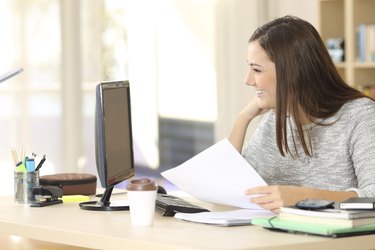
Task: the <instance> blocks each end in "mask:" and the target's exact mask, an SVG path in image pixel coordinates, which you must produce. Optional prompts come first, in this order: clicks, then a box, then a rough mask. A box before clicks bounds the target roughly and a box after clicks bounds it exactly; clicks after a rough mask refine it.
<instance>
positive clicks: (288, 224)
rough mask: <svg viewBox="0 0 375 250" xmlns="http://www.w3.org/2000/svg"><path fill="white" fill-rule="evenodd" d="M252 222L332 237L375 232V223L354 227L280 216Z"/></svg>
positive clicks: (283, 229)
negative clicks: (287, 218)
mask: <svg viewBox="0 0 375 250" xmlns="http://www.w3.org/2000/svg"><path fill="white" fill-rule="evenodd" d="M251 224H253V225H258V226H262V227H265V228H267V229H271V230H278V231H286V232H291V233H307V234H314V235H322V236H330V237H343V236H354V235H362V234H372V233H375V224H369V225H364V226H358V227H353V228H352V227H343V226H337V225H323V224H313V223H303V222H296V221H290V220H281V219H279V218H278V217H268V218H266V217H263V218H255V219H252V220H251Z"/></svg>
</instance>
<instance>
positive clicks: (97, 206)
mask: <svg viewBox="0 0 375 250" xmlns="http://www.w3.org/2000/svg"><path fill="white" fill-rule="evenodd" d="M112 190H113V186H112V187H108V188H106V190H105V192H104V193H103V196H102V198H101V199H100V201H86V202H81V203H79V207H80V208H82V209H84V210H95V211H123V210H129V202H128V201H127V200H123V201H114V202H110V201H109V200H110V198H111V195H112Z"/></svg>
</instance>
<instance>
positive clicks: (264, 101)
mask: <svg viewBox="0 0 375 250" xmlns="http://www.w3.org/2000/svg"><path fill="white" fill-rule="evenodd" d="M247 63H248V65H249V71H248V73H247V76H246V79H245V83H246V84H247V85H249V86H252V87H253V88H254V90H255V92H256V98H257V102H258V106H259V108H262V109H264V108H267V109H275V108H276V68H275V63H274V62H272V61H271V60H270V59H269V58H268V56H267V54H266V52H265V51H264V49H263V48H262V47H261V46H260V45H259V43H258V41H253V42H250V43H249V46H248V49H247Z"/></svg>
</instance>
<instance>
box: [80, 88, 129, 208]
mask: <svg viewBox="0 0 375 250" xmlns="http://www.w3.org/2000/svg"><path fill="white" fill-rule="evenodd" d="M131 125H132V123H131V107H130V90H129V82H128V81H116V82H104V83H100V84H98V86H97V87H96V110H95V157H96V168H97V171H98V175H99V179H100V183H101V185H102V187H104V188H105V189H106V190H105V192H104V194H103V195H102V198H101V200H100V201H98V202H95V201H94V202H92V201H90V202H83V203H80V207H81V208H82V209H87V210H107V211H108V210H110V211H112V210H127V209H129V206H128V205H127V203H123V202H110V197H111V194H112V190H113V187H114V186H115V185H116V184H117V183H120V182H122V181H124V180H127V179H129V178H131V177H133V176H134V172H135V171H134V159H133V140H132V139H133V138H132V126H131Z"/></svg>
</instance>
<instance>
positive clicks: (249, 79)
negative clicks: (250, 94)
mask: <svg viewBox="0 0 375 250" xmlns="http://www.w3.org/2000/svg"><path fill="white" fill-rule="evenodd" d="M245 84H246V85H248V86H254V85H255V80H254V75H253V73H252V72H251V70H248V72H247V75H246V78H245Z"/></svg>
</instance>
